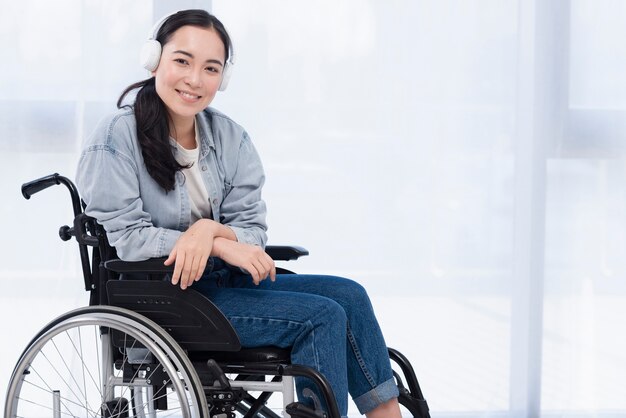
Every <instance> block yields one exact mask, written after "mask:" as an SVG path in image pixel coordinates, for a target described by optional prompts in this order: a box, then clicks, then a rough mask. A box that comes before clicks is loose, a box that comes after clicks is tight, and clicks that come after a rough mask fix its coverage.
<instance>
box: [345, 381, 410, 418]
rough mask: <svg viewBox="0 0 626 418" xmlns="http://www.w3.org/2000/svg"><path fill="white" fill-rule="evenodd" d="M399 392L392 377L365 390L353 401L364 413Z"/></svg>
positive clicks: (395, 396)
mask: <svg viewBox="0 0 626 418" xmlns="http://www.w3.org/2000/svg"><path fill="white" fill-rule="evenodd" d="M399 394H400V392H399V391H398V386H397V385H396V381H395V379H394V378H393V377H392V378H391V379H389V380H387V381H385V382H383V383H381V384H380V385H378V386H376V387H375V388H374V389H372V390H370V391H369V392H365V393H364V394H363V395H361V396H359V397H358V398H356V399H354V403H355V404H356V407H357V408H358V409H359V412H360V413H361V414H366V413H368V412H370V411H371V410H372V409H374V408H376V407H377V406H379V405H382V404H384V403H385V402H387V401H389V400H391V399H393V398H397V397H398V395H399Z"/></svg>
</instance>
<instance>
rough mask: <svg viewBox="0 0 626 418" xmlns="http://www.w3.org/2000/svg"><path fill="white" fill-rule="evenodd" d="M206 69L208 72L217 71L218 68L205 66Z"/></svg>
mask: <svg viewBox="0 0 626 418" xmlns="http://www.w3.org/2000/svg"><path fill="white" fill-rule="evenodd" d="M206 70H207V71H208V72H210V73H219V72H220V69H219V68H217V67H206Z"/></svg>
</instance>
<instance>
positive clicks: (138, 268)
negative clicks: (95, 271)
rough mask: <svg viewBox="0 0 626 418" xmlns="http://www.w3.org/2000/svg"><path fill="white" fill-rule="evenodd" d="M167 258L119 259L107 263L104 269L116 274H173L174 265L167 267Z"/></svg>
mask: <svg viewBox="0 0 626 418" xmlns="http://www.w3.org/2000/svg"><path fill="white" fill-rule="evenodd" d="M165 260H167V257H159V258H150V259H148V260H144V261H122V260H120V259H118V258H116V259H113V260H109V261H105V262H104V267H105V268H106V269H107V270H111V271H114V272H116V273H171V272H173V271H174V265H173V264H172V265H171V266H165V265H163V262H164V261H165Z"/></svg>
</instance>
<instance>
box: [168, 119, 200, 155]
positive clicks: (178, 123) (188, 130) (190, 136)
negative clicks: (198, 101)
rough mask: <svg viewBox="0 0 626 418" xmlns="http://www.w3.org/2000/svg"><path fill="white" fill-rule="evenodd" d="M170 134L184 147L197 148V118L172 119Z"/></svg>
mask: <svg viewBox="0 0 626 418" xmlns="http://www.w3.org/2000/svg"><path fill="white" fill-rule="evenodd" d="M170 136H171V137H172V138H174V139H175V140H176V142H177V143H178V144H180V146H181V147H183V148H186V149H194V148H196V128H195V118H191V119H186V120H172V121H171V123H170Z"/></svg>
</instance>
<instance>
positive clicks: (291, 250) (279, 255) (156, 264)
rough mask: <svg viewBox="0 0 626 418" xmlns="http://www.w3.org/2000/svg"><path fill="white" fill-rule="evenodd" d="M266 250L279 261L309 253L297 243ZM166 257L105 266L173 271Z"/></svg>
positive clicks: (119, 270)
mask: <svg viewBox="0 0 626 418" xmlns="http://www.w3.org/2000/svg"><path fill="white" fill-rule="evenodd" d="M265 252H266V253H267V254H268V255H269V256H270V257H272V259H273V260H279V261H289V260H297V259H298V258H300V257H303V256H305V255H309V251H308V250H307V249H305V248H303V247H298V246H295V245H268V246H267V247H265ZM166 259H167V257H159V258H150V259H148V260H144V261H122V260H120V259H117V258H116V259H113V260H109V261H106V262H105V263H104V267H105V268H106V269H107V270H111V271H114V272H116V273H171V272H173V271H174V265H173V264H172V265H171V266H165V265H163V262H164V261H165V260H166Z"/></svg>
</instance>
